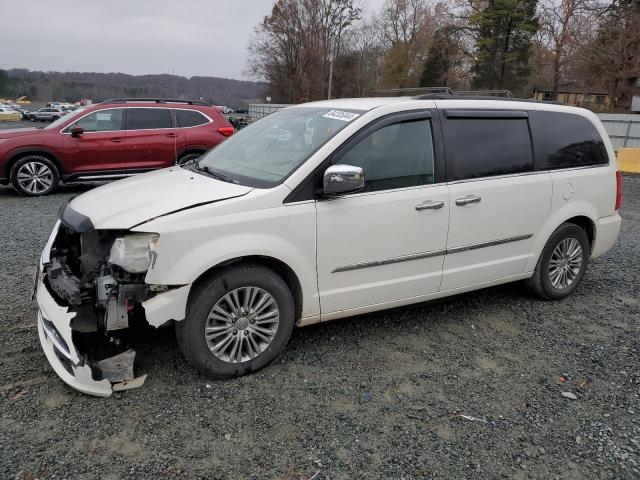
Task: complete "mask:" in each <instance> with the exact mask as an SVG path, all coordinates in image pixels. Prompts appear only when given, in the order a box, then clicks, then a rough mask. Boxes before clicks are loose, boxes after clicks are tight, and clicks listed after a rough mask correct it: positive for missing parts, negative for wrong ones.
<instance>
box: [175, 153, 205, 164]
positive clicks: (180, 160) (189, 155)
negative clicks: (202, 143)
mask: <svg viewBox="0 0 640 480" xmlns="http://www.w3.org/2000/svg"><path fill="white" fill-rule="evenodd" d="M201 155H202V152H201V153H185V154H184V155H182V156H181V157H180V158H178V160H177V161H176V165H184V164H185V163H187V162H190V161H191V160H193V159H195V158H198V157H200V156H201Z"/></svg>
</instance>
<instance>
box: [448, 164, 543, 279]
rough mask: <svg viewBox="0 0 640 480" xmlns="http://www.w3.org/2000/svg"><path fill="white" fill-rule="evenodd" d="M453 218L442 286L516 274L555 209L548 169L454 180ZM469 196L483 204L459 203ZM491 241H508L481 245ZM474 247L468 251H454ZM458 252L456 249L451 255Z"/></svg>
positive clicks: (524, 264)
mask: <svg viewBox="0 0 640 480" xmlns="http://www.w3.org/2000/svg"><path fill="white" fill-rule="evenodd" d="M449 189H450V196H449V205H451V207H450V208H451V221H450V225H449V237H448V241H447V256H446V258H445V261H444V272H443V277H442V290H452V289H455V288H461V287H465V286H468V285H475V284H479V283H483V282H489V281H493V280H498V279H500V278H505V277H511V276H513V275H518V274H520V273H523V272H524V271H525V266H526V264H527V261H528V260H529V257H530V255H531V245H532V244H533V237H534V235H536V234H537V233H538V231H539V230H540V228H541V227H542V225H543V224H544V222H545V221H546V219H547V215H548V213H549V209H550V207H551V176H550V175H549V173H547V172H541V173H535V174H532V175H509V176H505V177H499V178H485V179H479V180H471V181H463V182H453V183H450V184H449ZM467 196H477V197H480V199H481V200H480V202H479V203H471V204H468V205H463V206H459V205H456V200H458V199H461V198H465V197H467ZM490 242H505V243H501V244H498V245H495V246H484V247H483V246H482V244H488V243H490ZM465 247H468V248H472V247H480V248H473V249H470V250H467V251H457V252H456V251H455V249H462V248H465ZM450 251H453V252H454V253H449V252H450Z"/></svg>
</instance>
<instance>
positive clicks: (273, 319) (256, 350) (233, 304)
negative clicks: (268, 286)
mask: <svg viewBox="0 0 640 480" xmlns="http://www.w3.org/2000/svg"><path fill="white" fill-rule="evenodd" d="M279 322H280V312H279V310H278V305H277V303H276V301H275V299H274V298H273V297H272V296H271V294H269V293H268V292H267V291H266V290H263V289H261V288H258V287H241V288H237V289H235V290H232V291H230V292H228V293H227V294H226V295H224V296H223V297H222V298H221V299H220V300H218V301H217V302H216V304H215V305H214V306H213V308H212V309H211V311H210V312H209V316H208V317H207V321H206V323H205V328H204V335H205V340H206V342H207V346H208V347H209V350H211V353H212V354H213V355H214V356H215V357H216V358H218V359H220V360H222V361H223V362H227V363H242V362H246V361H248V360H252V359H254V358H256V357H257V356H259V355H260V354H261V353H262V352H264V351H265V349H266V348H267V347H268V346H269V345H270V344H271V342H273V339H274V338H275V336H276V332H277V331H278V324H279Z"/></svg>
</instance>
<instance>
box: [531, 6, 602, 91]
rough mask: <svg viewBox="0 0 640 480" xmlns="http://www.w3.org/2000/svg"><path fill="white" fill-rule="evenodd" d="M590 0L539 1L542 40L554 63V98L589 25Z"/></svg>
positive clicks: (552, 67)
mask: <svg viewBox="0 0 640 480" xmlns="http://www.w3.org/2000/svg"><path fill="white" fill-rule="evenodd" d="M591 3H592V2H591V0H542V2H541V3H540V4H539V11H540V15H539V21H540V37H539V38H540V40H541V43H542V45H544V46H545V47H546V49H547V50H548V53H549V55H547V56H548V57H550V61H551V63H552V65H551V70H552V74H553V77H552V90H553V92H552V97H553V100H557V99H558V90H559V88H560V81H561V79H562V76H563V73H566V67H567V65H568V64H569V63H570V62H571V60H572V59H573V56H574V54H575V50H576V48H577V47H578V46H579V45H580V43H579V39H580V36H581V35H582V34H583V33H584V29H587V28H589V27H590V25H591V24H592V23H593V22H592V17H591V15H590V7H591Z"/></svg>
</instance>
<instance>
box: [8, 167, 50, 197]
mask: <svg viewBox="0 0 640 480" xmlns="http://www.w3.org/2000/svg"><path fill="white" fill-rule="evenodd" d="M16 179H17V180H18V183H19V184H20V187H21V188H22V189H24V191H26V192H29V193H32V194H40V193H43V192H46V191H47V190H49V189H50V188H51V185H53V172H52V171H51V169H50V168H49V166H47V165H45V164H44V163H40V162H36V161H33V162H27V163H25V164H24V165H22V166H20V169H19V170H18V173H17V175H16Z"/></svg>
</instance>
